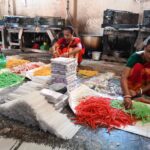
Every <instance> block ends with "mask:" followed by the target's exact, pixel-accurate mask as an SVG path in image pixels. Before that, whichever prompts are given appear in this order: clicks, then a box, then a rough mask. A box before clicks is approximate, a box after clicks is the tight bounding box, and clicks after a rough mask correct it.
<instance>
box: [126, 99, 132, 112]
mask: <svg viewBox="0 0 150 150" xmlns="http://www.w3.org/2000/svg"><path fill="white" fill-rule="evenodd" d="M124 106H125V109H130V108H131V107H132V100H131V98H124Z"/></svg>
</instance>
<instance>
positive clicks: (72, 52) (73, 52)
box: [52, 27, 85, 64]
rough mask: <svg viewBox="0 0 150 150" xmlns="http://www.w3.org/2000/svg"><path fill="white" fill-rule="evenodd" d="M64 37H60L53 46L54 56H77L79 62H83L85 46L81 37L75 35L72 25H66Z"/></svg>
mask: <svg viewBox="0 0 150 150" xmlns="http://www.w3.org/2000/svg"><path fill="white" fill-rule="evenodd" d="M63 34H64V37H63V38H60V39H59V40H58V41H57V42H56V43H55V44H54V46H53V47H52V51H53V57H54V58H56V57H68V58H77V61H78V64H80V63H81V62H82V55H83V54H84V51H85V49H84V48H83V46H82V44H81V41H80V38H78V37H74V36H73V34H74V31H73V29H72V27H65V28H64V30H63Z"/></svg>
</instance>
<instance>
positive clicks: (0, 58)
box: [0, 53, 6, 69]
mask: <svg viewBox="0 0 150 150" xmlns="http://www.w3.org/2000/svg"><path fill="white" fill-rule="evenodd" d="M5 67H6V57H5V56H4V54H3V53H0V69H3V68H5Z"/></svg>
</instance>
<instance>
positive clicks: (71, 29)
mask: <svg viewBox="0 0 150 150" xmlns="http://www.w3.org/2000/svg"><path fill="white" fill-rule="evenodd" d="M63 30H67V31H69V32H70V33H71V34H73V33H74V31H73V28H72V27H71V26H67V27H65V28H64V29H63Z"/></svg>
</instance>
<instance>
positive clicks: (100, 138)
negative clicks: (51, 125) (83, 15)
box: [0, 53, 150, 150]
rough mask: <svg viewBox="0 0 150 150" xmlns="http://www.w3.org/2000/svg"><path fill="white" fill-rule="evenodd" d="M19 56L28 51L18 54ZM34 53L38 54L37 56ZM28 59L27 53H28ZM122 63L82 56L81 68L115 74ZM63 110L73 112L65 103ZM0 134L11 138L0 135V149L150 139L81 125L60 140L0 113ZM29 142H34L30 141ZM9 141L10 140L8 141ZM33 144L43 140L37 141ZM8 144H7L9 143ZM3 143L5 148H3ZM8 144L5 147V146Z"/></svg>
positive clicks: (118, 149) (112, 147)
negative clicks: (67, 138) (0, 137)
mask: <svg viewBox="0 0 150 150" xmlns="http://www.w3.org/2000/svg"><path fill="white" fill-rule="evenodd" d="M20 55H21V56H24V58H25V55H26V58H27V56H29V54H22V53H21V54H20ZM37 55H38V57H37ZM37 58H38V59H39V58H40V59H43V60H44V59H45V60H46V61H47V62H49V60H48V57H47V58H46V56H45V55H44V56H42V55H41V54H33V55H32V59H36V60H37ZM29 59H31V55H30V57H29ZM123 66H124V64H119V63H114V62H104V61H91V60H84V61H83V63H82V65H81V68H82V67H84V68H92V69H96V70H98V71H100V72H107V71H113V72H115V73H116V74H117V75H120V74H121V71H122V69H123ZM64 113H66V114H68V116H71V117H72V116H73V114H72V112H71V110H70V108H69V107H66V108H65V110H64ZM0 135H1V136H3V137H7V138H11V139H8V140H5V139H3V138H2V140H1V139H0V149H2V150H5V149H6V150H9V149H11V150H12V149H15V150H17V149H19V150H30V149H32V150H34V149H36V150H39V149H41V150H47V149H60V150H61V149H68V150H127V149H129V150H150V139H149V138H145V137H142V136H139V135H135V134H132V133H128V132H125V131H122V130H117V129H115V130H113V131H111V133H110V134H108V133H107V130H106V129H104V128H100V129H98V130H91V129H88V128H86V127H82V128H81V129H80V130H79V132H78V133H77V134H76V135H75V136H74V137H73V139H71V140H67V141H66V140H62V139H59V138H57V137H55V136H54V135H52V134H50V133H44V132H43V131H41V130H40V129H39V128H38V127H34V128H32V127H26V126H24V125H23V124H21V123H19V122H16V121H13V120H9V119H8V118H5V117H3V116H1V117H0ZM27 142H32V143H36V144H31V143H27ZM9 143H10V144H9ZM37 144H45V145H46V146H44V145H37ZM10 145H11V146H10ZM5 146H6V148H5ZM7 146H8V147H7Z"/></svg>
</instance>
